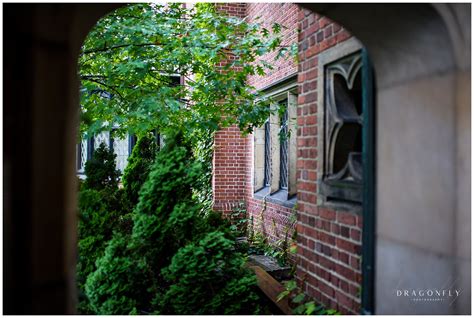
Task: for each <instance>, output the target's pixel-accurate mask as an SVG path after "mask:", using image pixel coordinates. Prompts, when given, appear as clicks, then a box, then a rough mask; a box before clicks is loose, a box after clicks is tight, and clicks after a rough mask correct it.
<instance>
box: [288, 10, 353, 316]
mask: <svg viewBox="0 0 474 318" xmlns="http://www.w3.org/2000/svg"><path fill="white" fill-rule="evenodd" d="M299 27H300V30H301V32H300V34H299V36H298V41H299V65H298V70H299V72H298V88H299V95H298V113H297V115H298V132H297V144H298V160H297V167H298V172H297V180H298V182H297V184H298V185H297V189H298V223H297V231H298V253H297V278H298V282H299V284H300V286H301V287H303V288H304V290H305V291H306V293H307V294H308V295H309V296H311V297H313V298H315V299H316V300H317V301H319V302H321V303H323V304H324V305H326V306H329V307H331V308H334V309H337V310H339V311H340V312H342V313H344V314H349V313H359V311H360V296H359V294H360V284H361V279H362V275H361V269H360V255H361V228H362V218H361V217H360V216H358V215H356V214H354V213H352V212H344V211H334V210H329V209H326V208H322V207H318V205H317V201H316V199H317V181H318V172H317V167H318V162H322V155H323V154H319V153H318V152H317V144H318V143H322V142H323V140H322V137H323V136H318V135H317V127H318V125H322V118H318V116H317V109H318V105H317V102H318V96H317V83H318V81H322V80H323V74H318V53H320V52H323V51H324V50H327V49H328V48H331V47H333V46H335V45H337V44H338V43H340V42H342V41H345V40H347V39H348V38H350V37H351V35H350V34H349V33H348V32H347V31H346V30H344V29H343V28H341V27H340V26H339V25H337V24H335V23H333V22H332V21H330V20H329V19H327V18H325V17H321V16H319V15H317V14H313V13H310V12H309V11H306V10H304V11H301V12H300V13H299Z"/></svg>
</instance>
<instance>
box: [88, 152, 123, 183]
mask: <svg viewBox="0 0 474 318" xmlns="http://www.w3.org/2000/svg"><path fill="white" fill-rule="evenodd" d="M116 157H117V156H116V155H115V154H114V152H113V150H111V149H108V148H107V147H106V146H105V144H104V143H101V144H100V146H99V148H97V149H95V150H94V154H93V155H92V158H91V159H90V160H88V161H87V162H86V164H85V167H84V172H85V174H86V176H87V178H86V180H85V181H84V186H85V187H86V188H87V189H96V190H101V189H105V188H116V187H117V185H118V181H119V177H120V171H119V170H117V169H115V158H116Z"/></svg>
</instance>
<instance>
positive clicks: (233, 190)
mask: <svg viewBox="0 0 474 318" xmlns="http://www.w3.org/2000/svg"><path fill="white" fill-rule="evenodd" d="M216 7H217V9H218V10H219V11H221V12H223V13H224V14H228V15H231V16H236V17H240V18H244V17H245V15H246V8H247V5H246V4H245V3H218V4H216ZM229 58H232V57H229ZM246 157H247V156H246V142H245V138H242V137H241V133H240V131H239V129H238V128H237V127H236V126H233V127H229V128H226V129H222V130H220V131H218V132H217V133H216V134H215V137H214V157H213V174H212V189H213V196H214V203H213V209H214V210H215V211H220V212H224V213H225V214H227V213H229V212H231V211H232V210H233V209H234V208H237V207H238V206H239V205H240V204H241V203H243V202H244V201H245V180H246V174H247V171H246V164H245V163H246Z"/></svg>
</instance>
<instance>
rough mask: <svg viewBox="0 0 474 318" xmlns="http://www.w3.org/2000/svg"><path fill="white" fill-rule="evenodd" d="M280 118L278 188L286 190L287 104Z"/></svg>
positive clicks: (285, 103) (285, 102) (286, 103)
mask: <svg viewBox="0 0 474 318" xmlns="http://www.w3.org/2000/svg"><path fill="white" fill-rule="evenodd" d="M283 103H284V105H285V106H286V109H285V112H284V113H283V115H282V116H281V118H280V123H281V124H280V188H281V189H286V190H288V102H287V100H285V101H283Z"/></svg>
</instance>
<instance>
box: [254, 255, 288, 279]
mask: <svg viewBox="0 0 474 318" xmlns="http://www.w3.org/2000/svg"><path fill="white" fill-rule="evenodd" d="M247 263H248V265H249V266H259V267H261V268H262V269H263V270H265V271H266V272H267V273H268V274H270V275H271V276H272V277H273V278H275V279H276V280H277V281H279V282H281V281H282V280H287V279H291V274H290V273H291V268H290V267H289V266H280V264H278V262H277V260H276V259H275V258H273V257H271V256H267V255H255V254H252V255H249V256H248V261H247Z"/></svg>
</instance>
